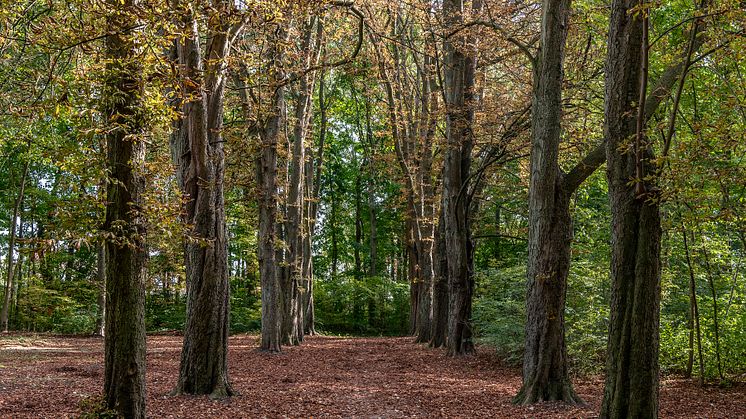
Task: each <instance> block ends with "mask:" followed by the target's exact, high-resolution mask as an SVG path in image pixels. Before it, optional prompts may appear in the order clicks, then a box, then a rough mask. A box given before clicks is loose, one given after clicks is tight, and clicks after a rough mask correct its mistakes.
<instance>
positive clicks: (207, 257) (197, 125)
mask: <svg viewBox="0 0 746 419" xmlns="http://www.w3.org/2000/svg"><path fill="white" fill-rule="evenodd" d="M185 7H186V9H185V10H184V12H183V13H184V15H183V29H184V33H185V36H184V37H183V38H180V39H178V40H177V46H176V52H177V58H178V62H179V67H180V68H181V71H182V74H181V77H182V89H183V92H184V96H183V98H182V103H181V107H182V108H181V111H182V114H183V120H182V121H180V122H179V123H177V127H176V130H175V132H174V134H173V135H172V141H171V147H172V154H173V159H174V162H175V163H176V166H177V171H178V173H177V179H178V181H179V186H180V187H181V189H182V192H183V193H184V195H186V196H187V198H188V200H187V201H186V205H185V207H186V208H185V211H184V217H185V221H186V222H187V223H188V224H189V225H190V227H191V232H190V235H191V237H189V238H188V239H187V241H186V244H185V246H184V248H185V250H184V253H185V260H186V281H187V313H186V325H185V329H184V343H183V347H182V351H181V364H180V367H179V379H178V382H177V384H176V388H175V389H174V394H209V395H210V397H211V398H224V397H229V396H231V395H232V394H233V390H232V388H231V386H230V383H229V380H228V327H229V323H228V315H229V301H230V297H229V294H230V283H229V278H228V243H227V237H226V236H227V227H226V222H225V217H226V216H225V198H224V194H223V178H224V173H225V154H224V152H223V142H224V141H223V137H222V130H223V100H224V96H225V79H226V77H225V76H226V69H227V63H226V60H227V58H228V55H229V51H230V48H231V44H232V40H233V39H234V38H235V36H236V35H237V34H238V32H239V31H240V30H241V27H242V23H236V24H231V23H230V22H229V21H228V19H227V16H228V15H229V14H230V11H231V9H232V7H233V6H232V5H231V4H230V3H228V2H220V3H218V5H217V6H216V7H218V8H220V11H221V16H223V17H222V18H221V19H218V20H216V21H214V22H211V24H210V25H209V27H208V28H207V31H208V36H207V39H208V42H207V44H206V46H205V52H204V58H203V52H202V48H201V46H200V33H199V26H198V20H199V18H198V16H197V13H198V11H196V10H193V9H191V7H192V6H188V5H187V6H185Z"/></svg>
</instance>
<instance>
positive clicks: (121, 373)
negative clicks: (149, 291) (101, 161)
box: [103, 0, 147, 418]
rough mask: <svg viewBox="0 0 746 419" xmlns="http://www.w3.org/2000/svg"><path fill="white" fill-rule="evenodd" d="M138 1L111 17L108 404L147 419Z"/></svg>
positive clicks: (118, 5) (128, 0)
mask: <svg viewBox="0 0 746 419" xmlns="http://www.w3.org/2000/svg"><path fill="white" fill-rule="evenodd" d="M136 6H137V5H136V2H135V1H133V0H125V1H123V2H113V1H112V2H111V3H110V7H111V8H112V13H111V14H110V15H109V17H108V18H107V27H108V33H109V34H110V35H108V36H107V38H106V54H107V57H108V58H109V59H110V60H111V61H110V62H109V64H107V79H106V83H105V87H104V89H105V90H104V92H103V97H104V106H103V113H104V117H105V118H106V122H107V125H108V126H109V129H108V130H107V131H106V132H107V134H106V144H107V161H108V164H107V166H108V171H109V176H110V179H111V181H110V182H109V185H108V188H107V199H106V221H105V222H104V226H103V230H104V231H105V232H106V239H107V241H106V277H107V279H108V281H106V294H107V298H106V326H105V329H106V331H105V336H106V338H105V344H104V346H105V348H104V398H105V401H106V407H107V408H108V409H112V410H114V411H116V412H117V414H119V415H121V416H122V417H126V418H144V417H145V263H146V259H147V249H146V245H145V220H144V219H143V217H142V216H141V214H140V213H139V210H140V208H142V205H143V199H142V193H143V191H144V189H145V177H144V174H143V173H144V164H145V142H144V141H143V138H142V135H143V134H144V133H145V132H144V131H145V127H144V124H145V122H144V116H143V115H142V114H141V113H142V109H143V79H142V64H141V63H140V62H139V61H138V58H137V57H138V56H139V52H138V47H137V45H136V44H135V41H134V40H133V38H132V35H131V34H130V33H127V31H126V28H130V27H132V26H133V22H135V21H136V18H135V17H134V8H135V7H136Z"/></svg>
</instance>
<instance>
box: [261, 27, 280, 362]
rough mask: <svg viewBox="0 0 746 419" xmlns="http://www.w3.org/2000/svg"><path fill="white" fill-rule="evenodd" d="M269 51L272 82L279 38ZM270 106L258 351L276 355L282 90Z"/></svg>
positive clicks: (264, 153)
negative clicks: (277, 243) (279, 144)
mask: <svg viewBox="0 0 746 419" xmlns="http://www.w3.org/2000/svg"><path fill="white" fill-rule="evenodd" d="M276 36H278V39H275V40H273V45H272V47H271V48H270V51H269V54H268V55H269V57H268V60H269V65H268V67H269V71H270V72H271V73H272V74H271V78H272V79H273V80H274V81H279V80H281V79H282V77H283V76H282V74H280V72H279V70H278V69H279V68H280V67H279V65H278V64H279V62H280V61H281V55H280V52H279V45H278V44H279V43H280V42H282V40H281V39H279V38H283V36H282V35H281V34H278V35H276ZM274 89H275V91H274V94H273V95H272V103H271V106H270V109H269V112H268V115H267V116H266V120H265V122H264V124H265V125H264V129H263V130H262V132H261V152H260V156H259V159H258V160H257V172H258V173H257V181H258V189H259V245H258V247H257V256H258V260H259V276H260V282H261V288H262V339H261V345H260V347H261V349H262V350H264V351H269V352H279V351H280V344H281V339H282V337H281V331H282V330H281V329H282V312H281V308H282V307H281V300H280V298H281V295H280V293H281V284H280V277H279V270H278V266H277V260H276V252H275V250H276V249H275V246H276V241H277V235H276V230H275V224H276V222H275V220H276V218H277V146H278V142H279V137H280V133H281V130H282V121H283V113H284V109H285V97H284V96H285V89H284V88H283V87H282V86H279V85H278V86H276V87H275V88H274Z"/></svg>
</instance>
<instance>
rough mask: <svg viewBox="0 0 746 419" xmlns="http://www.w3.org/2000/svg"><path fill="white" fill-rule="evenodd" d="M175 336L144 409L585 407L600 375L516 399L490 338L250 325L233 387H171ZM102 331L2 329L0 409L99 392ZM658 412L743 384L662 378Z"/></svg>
mask: <svg viewBox="0 0 746 419" xmlns="http://www.w3.org/2000/svg"><path fill="white" fill-rule="evenodd" d="M181 343H182V341H181V337H179V336H149V337H148V364H147V391H148V395H147V410H148V416H149V417H153V418H202V417H204V418H220V417H225V418H254V417H375V418H397V417H428V418H430V417H464V418H473V417H490V418H508V417H513V418H524V417H526V418H537V417H552V418H563V417H564V418H580V417H582V418H592V417H596V416H597V412H598V409H599V405H600V401H601V395H602V391H603V381H602V379H601V378H598V377H591V378H585V379H582V380H576V382H575V388H576V391H577V392H578V394H579V395H580V396H581V397H582V398H583V400H585V401H586V404H585V405H577V406H571V405H567V404H563V403H541V404H538V405H534V406H515V405H513V404H512V403H511V398H512V397H513V395H515V394H516V393H517V392H518V389H519V387H520V384H521V377H520V370H518V369H516V368H513V367H509V366H505V365H503V364H502V363H501V362H500V361H499V360H498V359H497V357H496V356H494V355H493V353H492V351H491V350H490V349H489V348H481V350H480V351H479V352H478V354H477V355H476V356H471V357H464V358H449V357H446V356H445V354H444V352H443V351H442V350H439V349H430V348H428V347H427V346H425V345H419V344H415V343H413V342H412V338H339V337H325V336H313V337H309V338H307V339H306V340H305V341H304V342H303V344H302V345H301V346H298V347H286V348H283V352H282V353H281V354H269V353H264V352H260V351H258V350H257V349H256V348H257V346H258V342H257V337H256V336H248V335H240V336H233V337H231V338H230V345H229V346H230V350H229V374H230V379H231V383H232V385H233V388H234V390H236V391H237V392H238V395H237V396H234V397H232V398H230V399H226V400H210V399H209V398H208V397H207V396H178V397H177V396H171V395H170V394H169V393H170V392H171V390H172V389H173V388H174V386H175V384H176V378H177V374H178V367H179V365H178V364H179V352H180V350H181ZM102 382H103V340H102V339H97V338H84V337H60V336H37V337H35V336H31V335H28V336H26V335H11V336H9V337H4V338H2V339H0V416H2V417H13V418H22V417H34V418H35V417H44V418H53V417H75V416H77V415H79V414H80V409H79V403H80V401H81V400H82V399H85V398H88V397H91V396H95V395H98V394H100V392H101V388H102ZM661 416H662V417H676V418H684V417H691V418H700V417H707V418H720V417H722V418H725V417H728V418H733V417H746V386H745V385H743V384H741V385H736V386H734V387H731V388H718V387H711V386H707V387H704V388H700V387H698V386H697V385H696V384H695V383H694V382H692V381H691V380H684V379H680V378H668V379H664V380H663V381H662V386H661Z"/></svg>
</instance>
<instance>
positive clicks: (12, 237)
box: [0, 158, 31, 333]
mask: <svg viewBox="0 0 746 419" xmlns="http://www.w3.org/2000/svg"><path fill="white" fill-rule="evenodd" d="M30 164H31V159H30V158H29V159H28V160H27V161H26V164H25V165H24V167H23V175H21V184H20V187H19V190H18V198H16V202H15V205H14V206H13V215H12V218H11V220H10V234H9V235H8V255H7V262H6V263H7V266H6V268H7V269H8V271H7V275H6V277H5V298H4V299H3V310H2V313H0V326H2V330H3V333H8V313H9V310H10V301H11V298H10V297H11V294H12V291H13V251H14V250H15V247H16V225H17V223H18V212H19V211H20V209H21V204H22V203H23V196H24V192H25V190H26V179H27V178H28V172H29V165H30Z"/></svg>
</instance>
